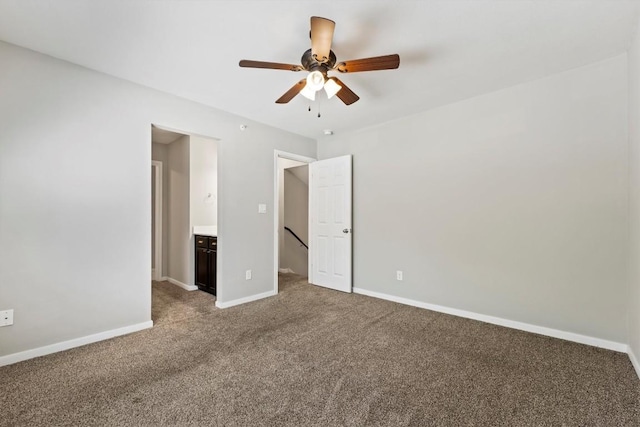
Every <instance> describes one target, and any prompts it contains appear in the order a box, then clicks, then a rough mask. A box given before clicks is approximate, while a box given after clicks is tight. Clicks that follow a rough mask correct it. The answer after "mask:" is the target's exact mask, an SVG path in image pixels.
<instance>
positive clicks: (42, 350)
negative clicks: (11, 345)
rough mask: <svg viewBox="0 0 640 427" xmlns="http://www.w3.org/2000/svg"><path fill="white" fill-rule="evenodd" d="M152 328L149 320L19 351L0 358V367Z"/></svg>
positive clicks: (151, 322)
mask: <svg viewBox="0 0 640 427" xmlns="http://www.w3.org/2000/svg"><path fill="white" fill-rule="evenodd" d="M152 326H153V321H151V320H149V321H147V322H142V323H137V324H135V325H130V326H125V327H122V328H118V329H112V330H110V331H104V332H100V333H97V334H93V335H87V336H85V337H80V338H74V339H72V340H69V341H62V342H59V343H56V344H51V345H45V346H44V347H38V348H33V349H31V350H25V351H21V352H19V353H13V354H8V355H6V356H2V357H0V366H6V365H11V364H14V363H18V362H22V361H23V360H29V359H33V358H34V357H40V356H46V355H47V354H52V353H57V352H59V351H64V350H69V349H71V348H75V347H80V346H83V345H87V344H91V343H94V342H98V341H104V340H107V339H109V338H114V337H118V336H120V335H126V334H130V333H133V332H138V331H141V330H143V329H148V328H151V327H152Z"/></svg>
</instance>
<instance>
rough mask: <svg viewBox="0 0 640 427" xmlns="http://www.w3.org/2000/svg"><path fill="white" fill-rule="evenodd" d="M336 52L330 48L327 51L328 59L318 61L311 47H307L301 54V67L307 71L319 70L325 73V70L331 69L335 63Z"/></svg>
mask: <svg viewBox="0 0 640 427" xmlns="http://www.w3.org/2000/svg"><path fill="white" fill-rule="evenodd" d="M336 61H337V59H336V54H335V53H333V51H332V50H330V51H329V59H328V60H327V62H319V61H317V60H316V59H315V58H314V57H313V54H312V53H311V49H308V50H307V51H306V52H305V53H304V54H303V55H302V59H301V60H300V63H301V64H302V67H303V68H304V69H305V70H307V71H316V70H317V71H320V72H321V73H322V74H324V75H326V74H327V71H329V70H330V69H332V68H333V67H334V66H335V65H336Z"/></svg>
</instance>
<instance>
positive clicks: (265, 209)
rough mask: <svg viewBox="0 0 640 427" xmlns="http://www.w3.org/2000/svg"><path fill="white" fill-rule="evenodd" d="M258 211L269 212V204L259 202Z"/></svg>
mask: <svg viewBox="0 0 640 427" xmlns="http://www.w3.org/2000/svg"><path fill="white" fill-rule="evenodd" d="M258 213H261V214H264V213H267V205H266V204H264V203H260V204H258Z"/></svg>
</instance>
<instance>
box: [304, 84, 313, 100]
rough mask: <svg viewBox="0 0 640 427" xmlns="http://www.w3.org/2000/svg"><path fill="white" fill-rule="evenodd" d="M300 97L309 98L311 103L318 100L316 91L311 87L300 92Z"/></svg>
mask: <svg viewBox="0 0 640 427" xmlns="http://www.w3.org/2000/svg"><path fill="white" fill-rule="evenodd" d="M300 95H302V96H304V97H305V98H307V99H308V100H309V101H315V100H316V91H315V90H313V89H311V88H310V87H309V85H306V86H305V87H304V88H303V89H302V90H301V91H300Z"/></svg>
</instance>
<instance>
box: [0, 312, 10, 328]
mask: <svg viewBox="0 0 640 427" xmlns="http://www.w3.org/2000/svg"><path fill="white" fill-rule="evenodd" d="M10 325H13V310H2V311H0V326H10Z"/></svg>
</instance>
